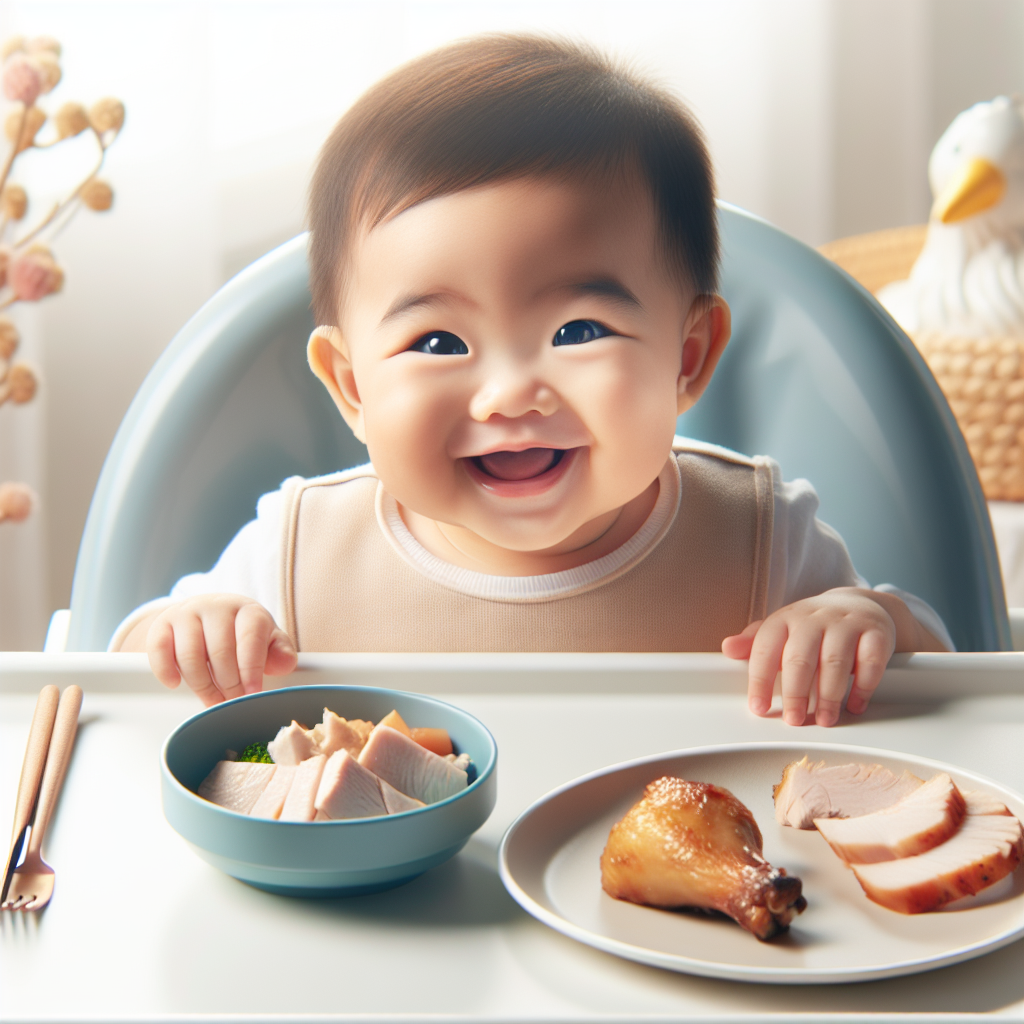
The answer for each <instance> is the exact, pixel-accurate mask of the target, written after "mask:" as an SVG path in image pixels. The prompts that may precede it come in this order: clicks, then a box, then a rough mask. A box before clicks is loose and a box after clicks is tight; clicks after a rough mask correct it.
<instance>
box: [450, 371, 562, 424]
mask: <svg viewBox="0 0 1024 1024" xmlns="http://www.w3.org/2000/svg"><path fill="white" fill-rule="evenodd" d="M558 405H559V401H558V395H557V394H556V393H555V391H554V390H553V389H552V388H551V387H550V386H549V385H548V384H547V383H545V382H544V381H543V380H541V379H540V378H539V377H537V376H536V375H535V374H532V373H529V372H524V371H522V370H519V369H517V368H514V367H510V366H507V365H506V366H504V367H501V368H500V369H497V368H496V372H494V373H493V374H492V375H490V376H489V377H488V378H487V380H486V381H484V382H483V384H482V385H481V386H480V388H479V389H478V390H477V391H476V393H475V394H474V395H473V398H472V399H471V401H470V403H469V413H470V416H472V417H473V419H475V420H477V421H479V422H481V423H483V422H486V421H487V420H488V419H490V417H491V416H505V417H507V418H508V419H515V418H517V417H519V416H525V415H527V414H528V413H531V412H538V413H540V414H541V415H542V416H550V415H551V414H552V413H553V412H555V410H556V409H557V408H558Z"/></svg>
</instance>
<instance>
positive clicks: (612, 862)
mask: <svg viewBox="0 0 1024 1024" xmlns="http://www.w3.org/2000/svg"><path fill="white" fill-rule="evenodd" d="M761 846H762V840H761V831H760V829H758V827H757V823H756V822H755V821H754V817H753V815H752V814H751V813H750V811H749V810H747V808H746V807H744V805H743V804H741V803H740V802H739V800H737V799H736V797H734V796H733V795H732V793H730V792H729V791H728V790H727V789H721V788H720V787H718V786H713V785H711V784H710V783H706V782H688V781H686V780H685V779H676V778H672V777H670V776H665V777H664V778H661V779H657V780H656V781H655V782H652V783H651V784H650V785H649V786H648V787H647V788H646V789H645V790H644V796H643V799H642V800H640V802H639V803H637V804H636V805H635V806H634V807H633V808H632V809H631V810H630V811H629V812H628V813H627V814H626V816H625V817H624V818H623V819H622V820H621V821H620V822H619V823H618V824H616V825H614V826H612V830H611V833H610V834H609V836H608V845H607V846H606V847H605V849H604V853H603V854H602V855H601V885H602V886H603V887H604V891H605V892H606V893H608V895H609V896H614V897H615V898H616V899H620V900H629V901H630V902H632V903H644V904H647V905H649V906H654V907H700V908H703V909H706V910H718V911H721V912H722V913H724V914H728V915H729V917H731V918H733V919H734V920H735V921H737V922H738V923H739V924H741V925H742V926H743V927H744V928H746V929H747V931H749V932H752V933H753V934H754V935H756V936H757V938H759V939H763V940H764V939H770V938H772V937H773V936H774V935H777V934H778V933H779V932H783V931H785V930H786V929H787V928H788V927H789V923H790V921H792V920H793V918H794V917H795V916H796V915H797V914H799V913H800V912H801V911H802V910H803V909H804V908H805V907H806V906H807V901H806V900H805V899H804V898H803V896H802V895H801V882H800V879H799V878H790V877H788V876H787V875H786V872H785V870H784V869H782V868H773V867H772V866H771V865H770V864H769V863H768V862H767V861H766V860H765V859H764V857H763V856H762V854H761Z"/></svg>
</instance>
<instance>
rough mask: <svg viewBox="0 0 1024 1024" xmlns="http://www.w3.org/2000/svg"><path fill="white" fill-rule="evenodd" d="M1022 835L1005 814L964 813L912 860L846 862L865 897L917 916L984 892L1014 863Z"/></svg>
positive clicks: (1022, 844) (1016, 823) (1020, 851)
mask: <svg viewBox="0 0 1024 1024" xmlns="http://www.w3.org/2000/svg"><path fill="white" fill-rule="evenodd" d="M1022 854H1024V836H1022V833H1021V824H1020V822H1019V821H1018V820H1017V819H1016V818H1015V817H1013V815H1010V814H968V815H967V817H965V818H964V821H963V824H962V825H961V826H960V830H959V831H958V832H957V833H956V834H955V835H954V836H952V838H950V839H948V840H947V841H946V842H944V843H942V844H941V845H939V846H936V847H934V848H932V849H931V850H929V851H928V852H927V853H922V854H920V855H919V856H917V857H904V858H902V859H901V860H890V861H883V862H881V863H878V864H851V865H850V867H851V868H852V870H853V873H854V874H855V875H856V876H857V881H858V882H860V884H861V887H862V888H863V889H864V892H865V893H867V896H868V899H871V900H874V902H875V903H879V904H881V905H882V906H883V907H888V908H889V909H890V910H895V911H897V912H898V913H900V914H923V913H927V912H928V911H930V910H938V909H939V908H940V907H943V906H945V905H946V904H947V903H951V902H952V901H953V900H957V899H960V897H961V896H972V895H974V893H977V892H981V890H982V889H987V888H988V887H989V886H990V885H994V884H995V883H996V882H998V881H999V880H1000V879H1001V878H1005V877H1006V875H1008V874H1009V873H1010V872H1011V871H1013V869H1014V868H1015V867H1016V866H1017V865H1018V864H1019V863H1020V859H1021V856H1022Z"/></svg>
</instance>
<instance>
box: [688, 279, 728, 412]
mask: <svg viewBox="0 0 1024 1024" xmlns="http://www.w3.org/2000/svg"><path fill="white" fill-rule="evenodd" d="M731 334H732V314H731V313H730V311H729V303H727V302H726V301H725V299H723V298H722V296H721V295H698V296H697V298H696V299H694V301H693V305H692V306H691V307H690V311H689V313H688V314H687V316H686V322H685V324H684V325H683V353H682V361H681V365H680V368H679V379H678V383H677V394H678V399H679V400H678V408H679V412H680V413H684V412H686V410H687V409H689V408H690V407H691V406H693V405H694V403H695V402H696V401H697V399H698V398H700V396H701V395H702V394H704V389H705V388H706V387H707V386H708V383H709V382H710V380H711V377H712V375H713V374H714V372H715V367H716V366H718V360H719V359H720V358H721V357H722V353H723V352H724V351H725V346H726V345H727V344H728V343H729V337H730V335H731Z"/></svg>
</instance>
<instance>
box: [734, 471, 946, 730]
mask: <svg viewBox="0 0 1024 1024" xmlns="http://www.w3.org/2000/svg"><path fill="white" fill-rule="evenodd" d="M771 467H772V476H773V482H774V494H775V514H774V528H773V533H772V551H771V567H770V570H769V578H768V615H767V616H766V617H765V619H764V620H763V621H761V622H752V623H751V624H750V625H749V626H748V627H747V628H746V629H745V630H744V631H743V632H742V633H739V634H738V635H736V636H733V637H727V638H726V639H725V641H723V643H722V651H723V653H725V654H726V655H728V656H729V657H732V658H747V657H749V658H750V666H749V673H748V678H749V687H748V695H749V701H750V707H751V710H752V711H754V712H755V713H756V714H766V713H767V711H768V708H769V707H770V705H771V695H772V688H773V684H774V681H775V677H776V673H777V672H780V671H781V673H782V694H783V717H784V718H785V720H786V721H787V722H790V723H791V724H801V723H803V721H804V718H805V716H806V713H807V700H808V697H809V695H810V692H811V689H812V688H813V687H814V686H815V684H816V683H817V689H818V707H817V712H816V715H815V719H816V721H817V723H818V724H819V725H834V724H835V723H836V722H837V721H838V719H839V711H840V709H841V707H842V699H843V695H844V694H845V692H846V687H847V685H848V683H849V678H850V676H851V675H853V676H854V683H853V689H852V690H851V692H850V697H849V700H848V701H847V707H848V708H849V709H850V711H853V712H855V713H858V714H859V713H860V712H862V711H863V710H864V709H865V708H866V707H867V704H868V701H869V700H870V699H871V696H872V694H873V693H874V691H875V689H876V688H877V687H878V684H879V682H880V681H881V678H882V673H883V672H884V670H885V666H886V663H887V662H888V660H889V658H890V657H891V655H892V654H893V653H894V651H944V650H947V649H948V645H949V644H950V643H951V641H949V639H948V635H947V634H946V632H945V627H944V626H943V623H942V620H941V619H939V617H938V616H937V615H936V614H935V612H934V610H933V609H931V608H929V607H928V606H927V605H926V604H925V603H924V602H923V601H920V600H918V599H917V598H914V597H913V596H912V595H909V594H908V595H906V596H907V599H908V600H909V601H912V602H913V604H911V606H910V607H908V605H907V604H906V603H905V602H904V601H903V600H902V598H901V597H900V596H899V593H897V594H893V593H887V592H886V590H894V589H895V588H893V587H887V586H885V585H883V587H880V588H878V589H876V590H871V589H868V584H867V583H866V582H865V581H864V580H863V579H862V578H861V577H860V575H859V574H858V573H857V570H856V569H855V568H854V566H853V562H852V561H851V559H850V554H849V552H848V551H847V549H846V545H845V544H844V543H843V539H842V538H841V537H840V536H839V534H838V533H836V531H835V530H833V529H832V528H831V527H829V526H828V525H826V524H825V523H823V522H821V520H819V519H818V518H817V512H818V495H817V494H816V493H815V491H814V488H813V487H812V486H811V485H810V484H809V483H808V482H807V481H806V480H793V481H791V482H788V483H787V482H785V481H784V480H783V479H782V472H781V470H780V469H779V466H778V464H777V463H774V462H772V463H771ZM755 638H756V639H755Z"/></svg>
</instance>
